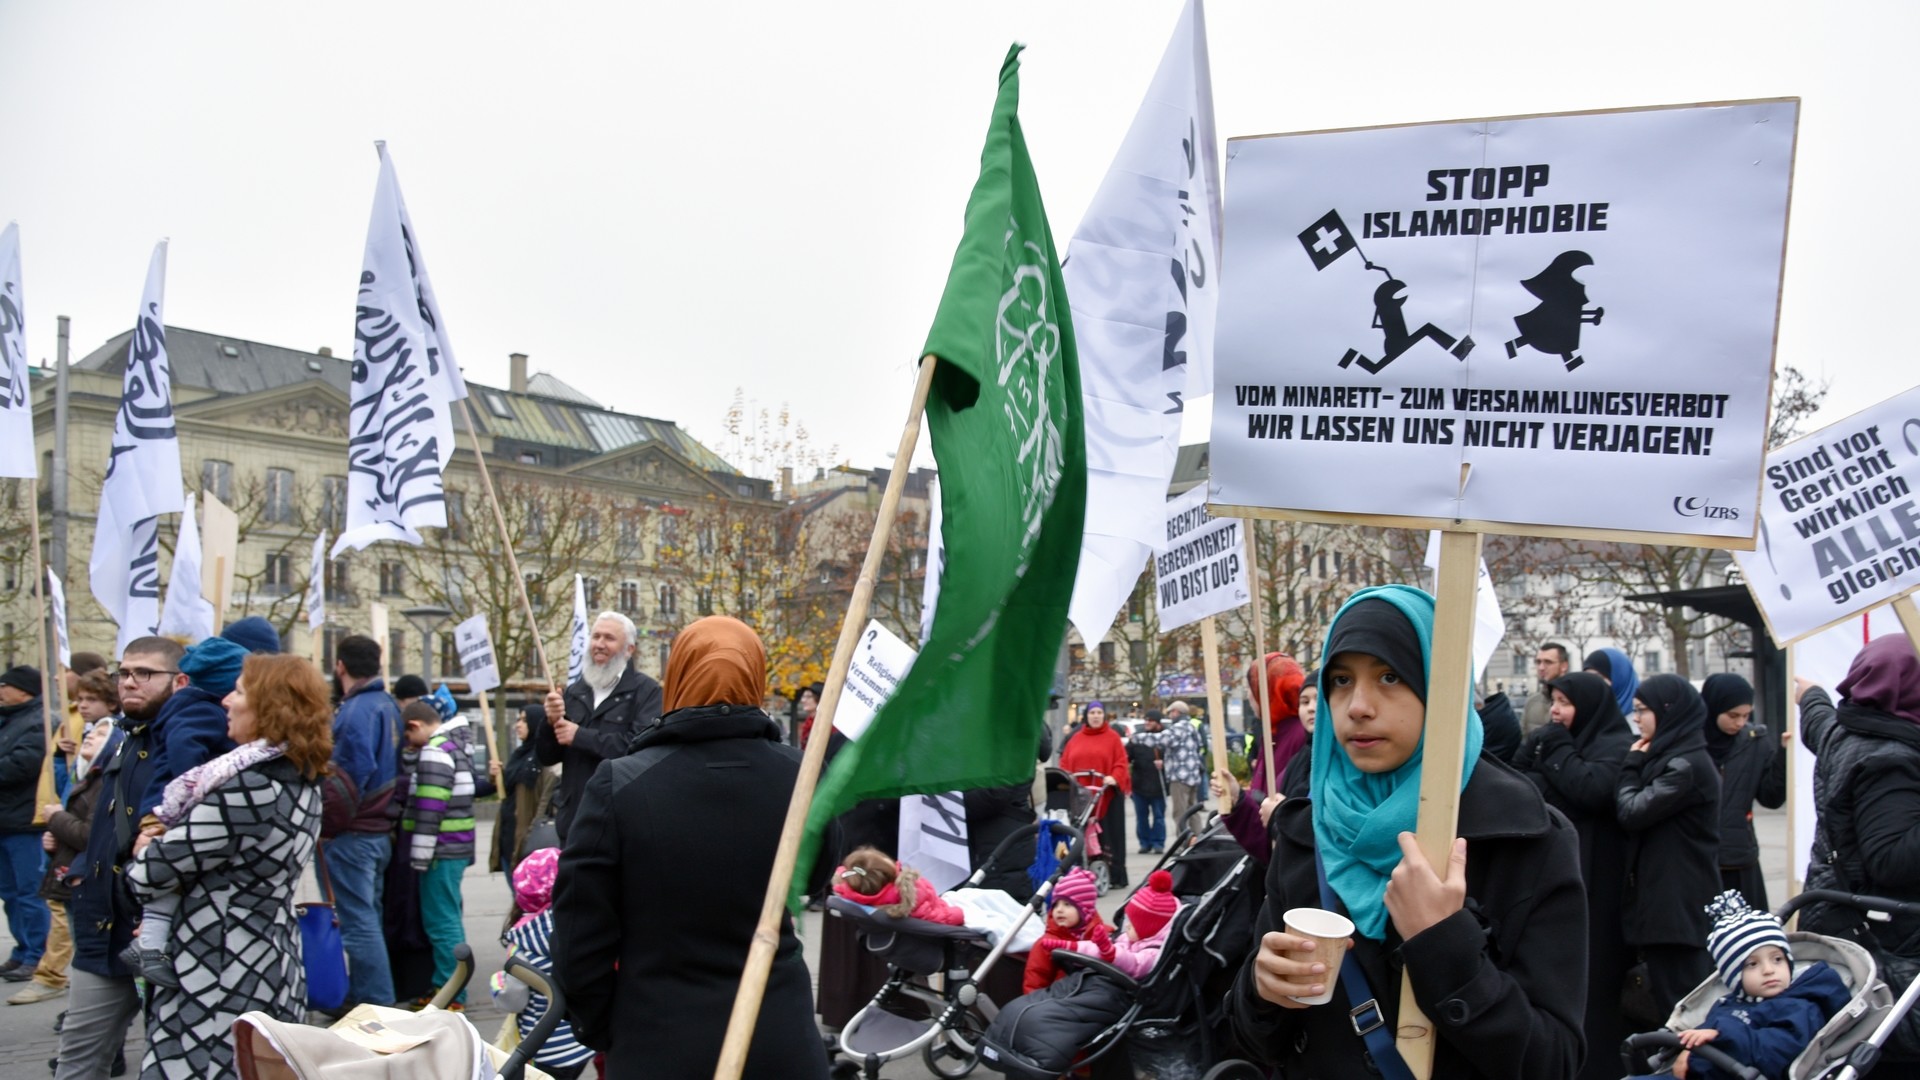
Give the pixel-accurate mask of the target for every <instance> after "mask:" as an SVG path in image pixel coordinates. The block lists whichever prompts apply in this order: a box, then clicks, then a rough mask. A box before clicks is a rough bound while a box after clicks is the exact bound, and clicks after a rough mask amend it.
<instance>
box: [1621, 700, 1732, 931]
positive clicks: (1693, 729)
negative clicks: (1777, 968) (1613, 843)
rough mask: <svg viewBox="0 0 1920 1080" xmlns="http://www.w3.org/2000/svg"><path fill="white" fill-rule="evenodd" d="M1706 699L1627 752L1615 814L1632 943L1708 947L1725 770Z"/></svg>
mask: <svg viewBox="0 0 1920 1080" xmlns="http://www.w3.org/2000/svg"><path fill="white" fill-rule="evenodd" d="M1655 678H1658V679H1667V678H1672V677H1671V676H1655ZM1652 681H1653V680H1648V682H1652ZM1647 685H1648V684H1647V683H1642V684H1641V690H1642V697H1643V698H1644V696H1645V694H1646V692H1647ZM1699 700H1700V699H1699V695H1698V694H1695V695H1694V696H1693V698H1692V700H1691V703H1690V704H1691V705H1697V706H1698V709H1699V712H1698V713H1697V714H1695V715H1684V714H1677V715H1673V716H1663V717H1661V718H1660V722H1659V726H1658V728H1657V729H1656V731H1655V735H1654V739H1653V744H1652V745H1651V746H1649V747H1648V748H1647V749H1645V750H1628V751H1627V755H1626V757H1625V758H1624V759H1623V760H1622V762H1621V765H1620V786H1619V790H1618V792H1617V793H1616V796H1615V799H1614V812H1615V815H1616V816H1617V817H1618V818H1619V820H1620V826H1621V828H1623V829H1625V830H1626V831H1627V894H1626V917H1625V919H1624V920H1623V925H1624V928H1625V930H1626V939H1627V943H1628V944H1630V945H1689V946H1693V947H1694V948H1705V947H1706V942H1707V931H1708V930H1709V929H1711V928H1712V920H1711V919H1709V918H1708V917H1707V912H1706V906H1707V904H1708V902H1710V901H1711V900H1712V899H1713V898H1714V897H1715V896H1718V895H1719V894H1720V892H1721V888H1722V886H1721V882H1720V771H1719V770H1718V769H1715V768H1714V767H1713V758H1711V757H1709V756H1708V754H1707V740H1706V736H1705V734H1703V733H1702V731H1701V726H1700V725H1701V719H1702V717H1704V716H1705V713H1706V707H1705V706H1704V705H1701V704H1699Z"/></svg>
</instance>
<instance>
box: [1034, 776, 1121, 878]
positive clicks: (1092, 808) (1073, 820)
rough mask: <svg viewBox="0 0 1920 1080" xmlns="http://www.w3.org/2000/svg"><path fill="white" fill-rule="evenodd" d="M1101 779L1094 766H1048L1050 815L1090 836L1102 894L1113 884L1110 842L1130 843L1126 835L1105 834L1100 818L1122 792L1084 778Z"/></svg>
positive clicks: (1089, 852)
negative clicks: (1112, 836)
mask: <svg viewBox="0 0 1920 1080" xmlns="http://www.w3.org/2000/svg"><path fill="white" fill-rule="evenodd" d="M1088 779H1092V780H1095V781H1097V780H1099V779H1100V774H1099V773H1098V772H1095V771H1093V770H1090V769H1089V770H1082V771H1080V772H1073V773H1070V772H1068V771H1066V770H1065V769H1062V768H1060V767H1059V766H1056V765H1049V766H1047V768H1046V773H1045V784H1046V790H1047V816H1048V817H1049V818H1052V819H1053V820H1055V821H1059V822H1064V823H1065V824H1068V825H1071V826H1073V827H1074V828H1075V829H1077V830H1079V832H1080V834H1081V835H1082V836H1083V837H1085V838H1086V864H1087V872H1088V873H1090V874H1092V875H1093V887H1094V890H1095V891H1096V892H1098V893H1099V894H1100V895H1101V896H1105V895H1107V892H1108V890H1110V889H1111V888H1112V887H1113V886H1112V885H1111V883H1110V882H1111V880H1112V877H1113V874H1112V871H1111V869H1110V864H1111V861H1112V858H1113V856H1112V855H1111V854H1110V853H1109V851H1108V848H1107V845H1108V844H1109V843H1120V844H1122V845H1124V844H1125V843H1126V837H1124V836H1123V837H1119V838H1118V839H1109V838H1108V837H1105V836H1102V835H1101V829H1100V820H1101V818H1103V817H1105V816H1106V812H1107V803H1108V800H1110V799H1112V798H1113V797H1114V796H1116V795H1117V794H1119V789H1118V788H1110V787H1105V788H1103V787H1096V786H1089V785H1088V784H1085V783H1083V782H1082V781H1084V780H1088Z"/></svg>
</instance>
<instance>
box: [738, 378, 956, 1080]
mask: <svg viewBox="0 0 1920 1080" xmlns="http://www.w3.org/2000/svg"><path fill="white" fill-rule="evenodd" d="M938 363H939V361H938V360H937V359H936V358H934V357H933V356H927V357H923V358H922V359H921V361H920V377H919V379H918V381H916V382H915V383H914V386H913V403H912V405H910V406H909V407H908V409H907V422H906V426H905V427H903V428H902V429H901V431H900V447H899V449H898V450H897V451H896V452H895V454H894V457H893V468H892V470H891V471H889V472H888V474H887V488H886V491H885V493H884V494H882V495H881V497H880V513H879V516H878V517H876V518H875V519H874V523H873V536H872V537H871V538H870V539H869V540H868V541H867V557H866V561H865V562H863V563H861V564H860V577H859V579H858V580H856V581H855V582H854V583H853V599H852V600H851V601H850V602H849V603H848V604H847V618H846V621H845V622H843V623H841V624H840V640H839V641H837V642H835V643H834V646H833V665H832V667H830V668H829V669H828V671H827V682H826V686H825V687H824V688H823V690H822V693H821V695H820V705H819V708H818V709H817V710H815V712H814V718H813V737H812V738H810V739H808V740H807V747H806V752H805V754H804V755H803V756H802V757H801V759H800V775H799V776H797V777H795V778H794V782H793V797H792V798H791V799H789V800H788V802H787V820H786V824H785V825H783V826H782V827H781V830H780V846H779V848H778V849H776V850H775V852H774V856H773V873H772V875H771V876H770V877H769V878H768V879H767V895H766V898H765V899H764V900H762V901H761V904H760V924H759V925H758V926H756V927H755V928H754V931H753V946H752V948H750V949H749V950H748V951H747V964H746V967H745V969H744V970H742V971H741V973H740V989H739V991H738V993H736V994H735V996H734V999H733V1013H732V1015H731V1016H729V1017H728V1018H727V1037H726V1041H725V1042H723V1043H722V1044H721V1046H720V1063H719V1065H718V1066H717V1067H716V1068H715V1069H714V1071H713V1075H714V1080H739V1077H740V1073H741V1071H742V1070H743V1069H745V1068H746V1065H747V1049H748V1047H749V1046H751V1045H752V1042H753V1028H754V1025H755V1024H756V1023H758V1022H759V1019H760V1002H761V999H762V998H764V997H765V996H766V992H767V975H768V974H769V973H770V972H771V971H772V970H773V952H774V949H775V948H777V947H778V946H779V944H780V913H781V911H782V910H783V909H784V908H785V907H786V903H787V887H788V884H789V883H790V882H791V881H792V880H793V871H794V867H795V864H797V863H798V862H799V861H800V839H801V835H802V834H803V833H804V832H805V830H806V824H807V811H808V810H809V809H810V808H811V807H812V805H813V792H814V788H815V787H817V786H818V785H819V782H820V766H821V764H822V763H823V762H825V761H826V759H827V741H828V737H829V736H830V735H831V734H832V733H833V714H834V710H835V709H837V708H838V707H839V705H840V691H841V688H842V687H844V686H845V685H846V682H847V668H848V666H849V665H851V664H852V663H853V650H854V647H855V646H856V645H858V644H859V641H860V633H861V631H862V630H864V629H865V628H866V625H867V608H868V606H869V605H870V604H871V603H872V601H873V586H874V581H875V580H876V579H877V578H878V577H879V576H880V564H881V562H882V561H883V560H884V559H885V558H886V554H887V537H888V534H890V533H891V532H892V531H893V519H894V516H895V514H897V513H898V512H899V509H900V494H901V492H902V491H903V490H905V488H906V482H907V473H909V472H911V471H912V468H911V466H912V464H913V448H914V444H916V443H918V442H919V441H920V418H921V416H922V415H923V414H924V413H925V412H926V411H927V394H928V392H929V391H930V390H932V388H933V372H934V368H935V366H936V365H937V364H938Z"/></svg>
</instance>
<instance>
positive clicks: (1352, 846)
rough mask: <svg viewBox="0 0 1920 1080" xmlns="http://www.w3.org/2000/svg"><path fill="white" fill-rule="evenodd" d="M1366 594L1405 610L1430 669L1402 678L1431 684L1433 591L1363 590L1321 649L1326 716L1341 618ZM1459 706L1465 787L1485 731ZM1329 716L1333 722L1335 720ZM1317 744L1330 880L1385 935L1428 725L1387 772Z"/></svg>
mask: <svg viewBox="0 0 1920 1080" xmlns="http://www.w3.org/2000/svg"><path fill="white" fill-rule="evenodd" d="M1366 600H1383V601H1385V602H1387V603H1388V604H1391V605H1393V607H1395V608H1397V609H1398V610H1399V612H1400V614H1402V615H1404V616H1406V620H1407V622H1408V623H1409V624H1411V629H1412V630H1413V632H1414V634H1415V635H1417V636H1418V638H1419V641H1420V660H1421V662H1422V664H1423V665H1425V666H1426V668H1427V669H1428V670H1425V671H1422V672H1420V673H1419V680H1418V683H1414V677H1413V676H1412V675H1410V674H1409V675H1404V676H1403V677H1404V678H1406V679H1407V680H1408V682H1409V683H1410V684H1414V685H1416V687H1418V688H1420V689H1425V688H1428V687H1431V686H1432V685H1433V682H1432V671H1431V668H1432V665H1433V597H1432V596H1429V595H1428V594H1426V593H1424V592H1421V591H1420V590H1419V589H1415V588H1412V587H1411V586H1407V585H1380V586H1375V587H1374V588H1371V589H1362V590H1360V591H1359V592H1357V593H1354V594H1353V595H1352V596H1350V597H1348V598H1347V602H1346V603H1344V604H1342V605H1340V610H1339V612H1337V613H1336V614H1335V615H1334V617H1333V624H1332V626H1331V627H1330V628H1329V629H1328V631H1327V644H1326V647H1325V648H1323V649H1322V651H1321V654H1320V700H1321V702H1322V705H1321V709H1322V716H1323V717H1330V716H1331V713H1330V712H1329V711H1328V710H1329V709H1330V704H1329V703H1330V702H1331V701H1332V697H1331V696H1330V695H1329V693H1328V690H1327V675H1326V672H1327V665H1328V664H1329V663H1330V662H1331V661H1332V660H1333V655H1334V654H1333V652H1332V647H1333V644H1334V641H1335V639H1336V638H1338V637H1339V634H1340V620H1341V618H1342V617H1344V616H1345V615H1346V614H1347V611H1348V609H1350V608H1352V607H1353V606H1354V605H1355V604H1358V603H1361V602H1362V601H1366ZM1422 698H1423V700H1424V699H1425V695H1424V694H1423V695H1422ZM1460 707H1461V710H1462V711H1463V712H1464V713H1465V714H1466V722H1467V747H1466V764H1465V766H1464V767H1463V768H1462V769H1461V771H1460V786H1461V787H1462V788H1464V787H1466V786H1467V780H1468V779H1469V778H1471V777H1472V776H1473V766H1474V763H1475V762H1476V761H1478V760H1479V758H1480V746H1481V743H1482V742H1483V741H1484V738H1485V735H1484V732H1483V731H1482V730H1481V727H1480V717H1479V716H1478V715H1477V714H1476V713H1475V712H1474V711H1473V709H1472V703H1471V702H1469V701H1463V702H1461V703H1460ZM1327 722H1328V723H1329V724H1331V720H1329V721H1327ZM1312 746H1313V779H1312V781H1311V793H1312V799H1313V840H1314V846H1315V847H1316V848H1318V849H1319V853H1320V863H1321V866H1322V867H1324V868H1325V870H1326V873H1327V883H1328V884H1329V885H1331V886H1332V887H1333V891H1334V892H1335V893H1336V894H1337V895H1338V896H1339V897H1340V900H1341V902H1342V903H1344V904H1345V905H1346V906H1347V914H1348V915H1349V916H1351V917H1352V919H1353V924H1354V926H1355V927H1356V928H1357V929H1358V930H1359V932H1360V933H1361V934H1362V935H1364V936H1366V937H1370V938H1373V939H1374V940H1376V941H1381V940H1385V939H1386V936H1387V903H1386V896H1387V878H1388V876H1389V875H1391V874H1392V873H1393V868H1394V867H1396V866H1398V865H1400V859H1401V854H1400V834H1401V833H1403V832H1411V831H1413V829H1414V826H1415V824H1416V822H1417V820H1418V817H1419V811H1420V762H1421V760H1422V759H1423V758H1425V756H1426V747H1427V737H1426V731H1425V730H1424V728H1423V729H1422V731H1421V733H1420V745H1419V746H1417V747H1415V748H1414V751H1413V756H1412V757H1410V758H1408V759H1407V761H1406V763H1405V764H1404V765H1401V766H1400V767H1399V768H1397V769H1395V770H1393V771H1392V772H1389V773H1366V772H1362V771H1361V770H1360V769H1359V768H1357V767H1355V765H1354V764H1353V761H1352V759H1350V758H1348V757H1347V754H1346V751H1345V750H1344V749H1343V748H1342V747H1341V745H1340V740H1339V739H1337V738H1324V739H1315V740H1313V743H1312Z"/></svg>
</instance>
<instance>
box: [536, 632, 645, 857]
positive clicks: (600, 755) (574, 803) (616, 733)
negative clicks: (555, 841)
mask: <svg viewBox="0 0 1920 1080" xmlns="http://www.w3.org/2000/svg"><path fill="white" fill-rule="evenodd" d="M633 646H634V629H633V620H632V619H629V618H627V617H626V616H625V615H622V614H620V613H619V612H617V611H603V612H601V613H600V614H599V616H597V617H596V618H595V619H594V620H593V630H592V631H591V633H590V634H589V636H588V638H587V660H586V663H585V664H583V665H582V666H581V671H580V678H579V679H577V680H575V681H574V683H573V684H572V685H571V686H568V687H567V689H566V692H565V693H564V694H563V693H561V692H560V691H558V690H555V691H551V692H549V693H548V694H547V715H546V719H545V721H544V722H543V723H541V724H540V726H539V730H537V731H535V732H534V733H533V756H534V760H536V761H538V762H539V763H540V764H542V765H556V764H557V765H559V766H560V767H561V768H560V785H559V789H558V790H557V791H556V792H555V793H554V799H553V805H554V810H553V817H554V822H553V823H554V828H555V829H557V830H558V831H559V833H560V843H561V844H562V845H565V844H566V842H567V831H568V829H570V828H571V827H572V825H573V815H574V812H575V811H576V810H578V809H579V808H580V793H581V792H583V791H585V790H586V787H587V781H588V780H590V779H592V778H593V770H595V769H597V768H599V767H600V763H601V762H602V761H606V760H608V759H610V758H619V757H625V756H626V755H627V744H628V742H629V741H631V740H632V739H633V737H634V736H635V735H638V734H640V731H641V729H642V728H644V727H646V726H647V725H648V724H650V723H652V722H653V721H654V720H655V719H657V718H658V717H659V716H660V684H659V683H657V682H655V681H654V680H653V679H652V678H651V677H649V676H647V675H645V674H642V673H641V672H639V671H636V670H634V668H633V666H632V661H633Z"/></svg>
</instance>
